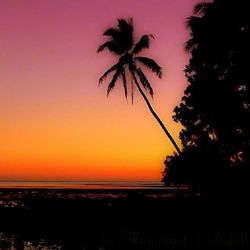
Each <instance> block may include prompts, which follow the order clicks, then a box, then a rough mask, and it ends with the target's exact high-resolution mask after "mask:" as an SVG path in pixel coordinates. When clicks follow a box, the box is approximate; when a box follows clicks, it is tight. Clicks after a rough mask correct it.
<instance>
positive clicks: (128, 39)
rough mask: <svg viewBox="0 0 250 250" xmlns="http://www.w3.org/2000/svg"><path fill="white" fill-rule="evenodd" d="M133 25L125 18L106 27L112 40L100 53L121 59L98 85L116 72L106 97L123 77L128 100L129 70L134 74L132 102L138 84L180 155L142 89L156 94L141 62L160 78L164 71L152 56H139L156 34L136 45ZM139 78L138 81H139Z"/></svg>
mask: <svg viewBox="0 0 250 250" xmlns="http://www.w3.org/2000/svg"><path fill="white" fill-rule="evenodd" d="M133 33H134V26H133V20H132V18H131V19H129V20H128V21H127V20H125V19H118V27H117V28H109V29H107V30H106V31H105V32H104V33H103V35H104V36H108V37H109V38H110V39H109V40H108V41H107V42H105V43H103V44H102V45H101V46H99V48H98V50H97V52H98V53H99V52H101V51H103V50H104V49H108V50H109V51H110V52H112V53H114V54H115V55H118V56H119V60H118V62H117V63H116V64H114V65H113V66H112V67H110V68H109V69H108V70H107V71H106V72H105V73H104V74H103V75H102V76H101V78H100V79H99V84H101V83H102V82H103V80H104V79H105V78H106V77H107V76H108V75H109V74H111V73H114V74H113V78H112V80H111V82H110V83H109V85H108V89H107V96H108V95H109V93H110V91H111V90H112V89H113V88H114V87H115V84H116V82H117V80H118V79H119V78H121V79H122V83H123V87H124V93H125V97H126V99H127V95H128V90H127V73H130V74H131V75H132V78H133V81H132V89H131V92H132V93H131V95H132V102H133V95H134V94H133V86H134V84H135V85H136V87H137V89H138V90H139V92H140V94H141V95H142V97H143V99H144V101H145V102H146V104H147V106H148V108H149V110H150V112H151V113H152V115H153V116H154V118H155V119H156V120H157V122H158V123H159V125H160V126H161V128H162V129H163V131H164V132H165V134H166V135H167V136H168V138H169V140H170V141H171V142H172V144H173V145H174V147H175V149H176V150H177V152H178V153H179V154H180V153H181V150H180V149H179V147H178V145H177V144H176V142H175V140H174V139H173V137H172V136H171V134H170V133H169V131H168V130H167V128H166V127H165V125H164V124H163V122H162V121H161V119H160V118H159V116H158V115H157V114H156V112H155V111H154V109H153V108H152V105H151V104H150V102H149V100H148V98H147V96H146V94H145V93H144V91H143V89H142V88H144V90H145V91H146V93H147V92H148V93H149V94H150V96H151V97H153V95H154V92H153V89H152V87H151V84H150V83H149V81H148V79H147V78H146V76H145V74H144V73H143V71H142V69H141V68H140V66H138V62H139V63H140V64H141V65H143V66H145V67H146V68H147V69H149V70H151V71H152V72H153V73H155V74H156V75H157V76H158V77H159V78H161V77H162V70H161V67H160V66H159V65H158V64H157V63H156V62H155V61H154V60H153V59H151V58H148V57H141V56H137V55H138V54H139V53H140V52H141V51H142V50H143V49H145V48H149V45H150V40H151V38H154V37H153V35H151V34H149V35H143V36H142V37H141V38H140V40H139V41H138V42H137V43H136V44H135V43H134V36H133ZM138 79H139V81H138Z"/></svg>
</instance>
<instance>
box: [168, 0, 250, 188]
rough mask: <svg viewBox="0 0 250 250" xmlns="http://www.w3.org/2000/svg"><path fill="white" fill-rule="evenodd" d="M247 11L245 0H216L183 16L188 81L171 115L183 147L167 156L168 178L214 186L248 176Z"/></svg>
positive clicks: (239, 182)
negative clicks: (185, 28) (188, 37)
mask: <svg viewBox="0 0 250 250" xmlns="http://www.w3.org/2000/svg"><path fill="white" fill-rule="evenodd" d="M249 15H250V7H249V3H248V1H245V0H237V1H231V0H214V1H213V2H203V3H200V4H198V5H196V6H195V8H194V13H193V15H192V16H191V17H189V18H188V19H187V27H188V29H189V30H190V36H191V37H190V39H189V40H188V41H187V42H186V44H185V49H186V51H187V52H188V53H190V54H191V59H190V61H189V64H188V65H187V66H186V69H185V74H186V78H187V80H188V86H187V88H186V90H185V92H184V96H183V98H182V100H181V103H180V104H179V106H177V107H176V108H175V109H174V116H173V118H174V120H175V121H176V122H179V123H181V124H182V126H183V129H182V131H181V133H180V139H181V142H182V144H183V152H182V154H181V155H172V156H169V157H167V159H166V161H165V172H164V177H163V181H164V182H165V183H166V184H169V183H188V184H191V185H192V186H193V187H200V188H201V189H206V190H207V191H211V190H212V189H216V190H217V191H218V190H220V189H222V188H223V187H224V188H226V189H227V190H228V188H229V187H230V186H231V187H233V186H239V185H240V186H241V188H243V187H246V186H245V185H246V183H247V182H248V181H250V178H249V177H250V170H249V168H250V166H249V165H250V164H249V162H250V159H249V155H250V83H249V80H250V77H249V70H250V67H249V65H250V63H249V55H250V53H249V52H250V51H249V50H250V49H249V48H250V41H249V40H250V39H249V38H250V34H249V25H250V18H249ZM203 191H204V190H203Z"/></svg>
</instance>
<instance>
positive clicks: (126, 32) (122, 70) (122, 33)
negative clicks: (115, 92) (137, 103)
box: [98, 18, 162, 99]
mask: <svg viewBox="0 0 250 250" xmlns="http://www.w3.org/2000/svg"><path fill="white" fill-rule="evenodd" d="M103 35H104V36H108V37H110V39H109V40H108V41H107V42H105V43H103V44H102V45H101V46H100V47H99V48H98V52H101V51H103V50H104V49H108V50H109V51H110V52H112V53H114V54H116V55H118V56H119V60H118V62H117V63H116V64H115V65H113V66H112V67H110V68H109V69H108V70H107V71H106V72H105V73H104V74H103V75H102V77H101V78H100V79H99V83H100V84H101V83H102V82H103V80H104V79H105V78H106V77H107V76H108V75H109V74H111V73H113V77H112V80H111V81H110V83H109V85H108V90H107V95H108V94H109V93H110V91H111V90H112V89H113V88H114V87H115V84H116V82H117V80H118V79H119V78H120V79H121V80H122V83H123V87H124V93H125V97H126V98H127V93H128V91H127V74H126V69H128V71H129V72H130V73H131V74H132V76H133V78H135V77H139V79H140V84H141V85H142V86H143V88H144V89H145V91H148V92H149V94H150V95H151V96H152V97H153V94H154V92H153V89H152V87H151V84H150V83H149V81H148V79H147V78H146V76H145V74H144V73H143V71H142V69H141V68H140V66H138V62H139V63H140V64H141V65H143V66H145V67H146V68H148V69H150V70H151V71H152V72H154V73H156V75H157V76H158V77H159V78H161V76H162V70H161V67H160V66H159V65H158V64H157V63H156V62H155V61H154V60H153V59H151V58H148V57H141V56H137V55H138V54H139V53H140V52H141V51H142V50H143V49H145V48H149V45H150V40H151V39H152V38H154V37H153V35H151V34H149V35H143V36H142V37H141V38H140V39H139V41H138V42H137V43H135V41H134V26H133V20H132V18H131V19H129V20H128V21H126V20H124V19H118V27H117V28H109V29H107V30H106V31H105V32H104V33H103ZM133 84H134V82H133V81H132V85H133ZM132 87H133V86H132ZM132 90H133V88H132ZM132 99H133V92H132Z"/></svg>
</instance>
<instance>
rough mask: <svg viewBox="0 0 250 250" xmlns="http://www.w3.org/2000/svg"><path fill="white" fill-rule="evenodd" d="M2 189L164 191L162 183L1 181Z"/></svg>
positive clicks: (0, 186)
mask: <svg viewBox="0 0 250 250" xmlns="http://www.w3.org/2000/svg"><path fill="white" fill-rule="evenodd" d="M0 188H58V189H65V188H66V189H164V188H165V187H164V185H163V183H162V182H160V181H0Z"/></svg>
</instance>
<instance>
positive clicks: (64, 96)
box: [0, 0, 198, 180]
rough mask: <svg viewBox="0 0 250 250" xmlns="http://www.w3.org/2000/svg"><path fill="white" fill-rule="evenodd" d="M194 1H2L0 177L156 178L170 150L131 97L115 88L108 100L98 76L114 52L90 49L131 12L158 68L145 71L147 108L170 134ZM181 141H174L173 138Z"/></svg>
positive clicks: (180, 89) (174, 127)
mask: <svg viewBox="0 0 250 250" xmlns="http://www.w3.org/2000/svg"><path fill="white" fill-rule="evenodd" d="M197 2H198V1H197V0H188V1H183V0H146V1H139V0H136V1H135V0H127V1H121V0H109V1H101V0H92V1H81V0H53V1H52V0H36V1H20V0H11V1H1V2H0V120H1V122H0V138H1V144H0V154H1V155H0V169H1V170H0V180H34V179H35V180H160V178H161V171H162V170H163V161H164V159H165V157H166V155H167V154H171V153H172V152H173V150H174V149H173V146H172V145H171V143H170V142H169V140H168V138H167V137H166V136H165V134H164V133H163V132H162V130H161V128H160V127H159V125H158V124H157V123H156V122H155V120H154V118H153V117H152V116H151V114H150V113H149V111H148V110H147V107H146V105H145V103H144V102H143V100H142V98H141V96H140V95H139V93H136V95H135V102H134V104H133V105H132V104H131V100H130V99H128V102H126V99H125V98H124V94H123V91H122V86H117V87H116V88H115V89H114V91H113V92H112V93H111V94H110V96H109V98H107V97H106V88H107V83H108V82H104V83H103V84H102V85H101V86H100V87H99V88H98V78H99V77H100V76H101V74H102V73H103V72H104V71H105V70H106V69H108V67H109V66H111V65H112V64H113V63H114V62H115V61H116V58H115V57H112V56H110V55H109V54H108V53H106V52H105V53H102V54H97V53H96V51H97V48H98V45H100V44H101V43H102V42H103V41H104V38H103V37H102V33H103V31H104V30H105V29H106V28H108V27H110V26H114V25H116V19H117V18H120V17H123V18H129V17H133V18H134V23H135V32H136V35H137V36H138V37H139V36H140V35H142V34H145V33H147V34H148V33H152V34H154V36H155V40H153V41H152V44H151V48H150V49H149V50H145V51H144V53H143V55H147V56H150V57H152V58H154V59H155V60H156V61H157V62H158V63H159V64H160V65H161V66H162V68H163V74H164V75H163V78H162V79H161V80H159V79H157V78H156V77H155V76H153V75H151V74H150V72H147V71H146V72H147V76H148V77H149V79H150V81H151V83H152V86H153V88H154V92H155V96H154V100H152V105H153V106H154V108H155V110H156V111H157V112H158V114H159V116H160V117H161V118H162V120H163V121H164V123H165V124H166V126H167V128H168V129H169V130H170V132H171V133H172V134H173V137H174V138H175V139H177V138H178V133H179V131H180V126H179V125H177V124H175V123H174V122H173V120H172V113H173V109H174V107H175V106H176V105H177V104H178V103H179V102H180V99H181V96H182V95H183V91H184V88H185V86H186V80H185V76H184V73H183V70H184V67H185V65H186V64H187V62H188V55H186V54H185V53H184V49H183V48H184V42H185V41H186V40H187V38H188V31H187V30H186V28H185V19H186V18H187V17H188V16H189V15H191V13H192V8H193V6H194V4H195V3H197ZM178 143H179V141H178Z"/></svg>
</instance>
